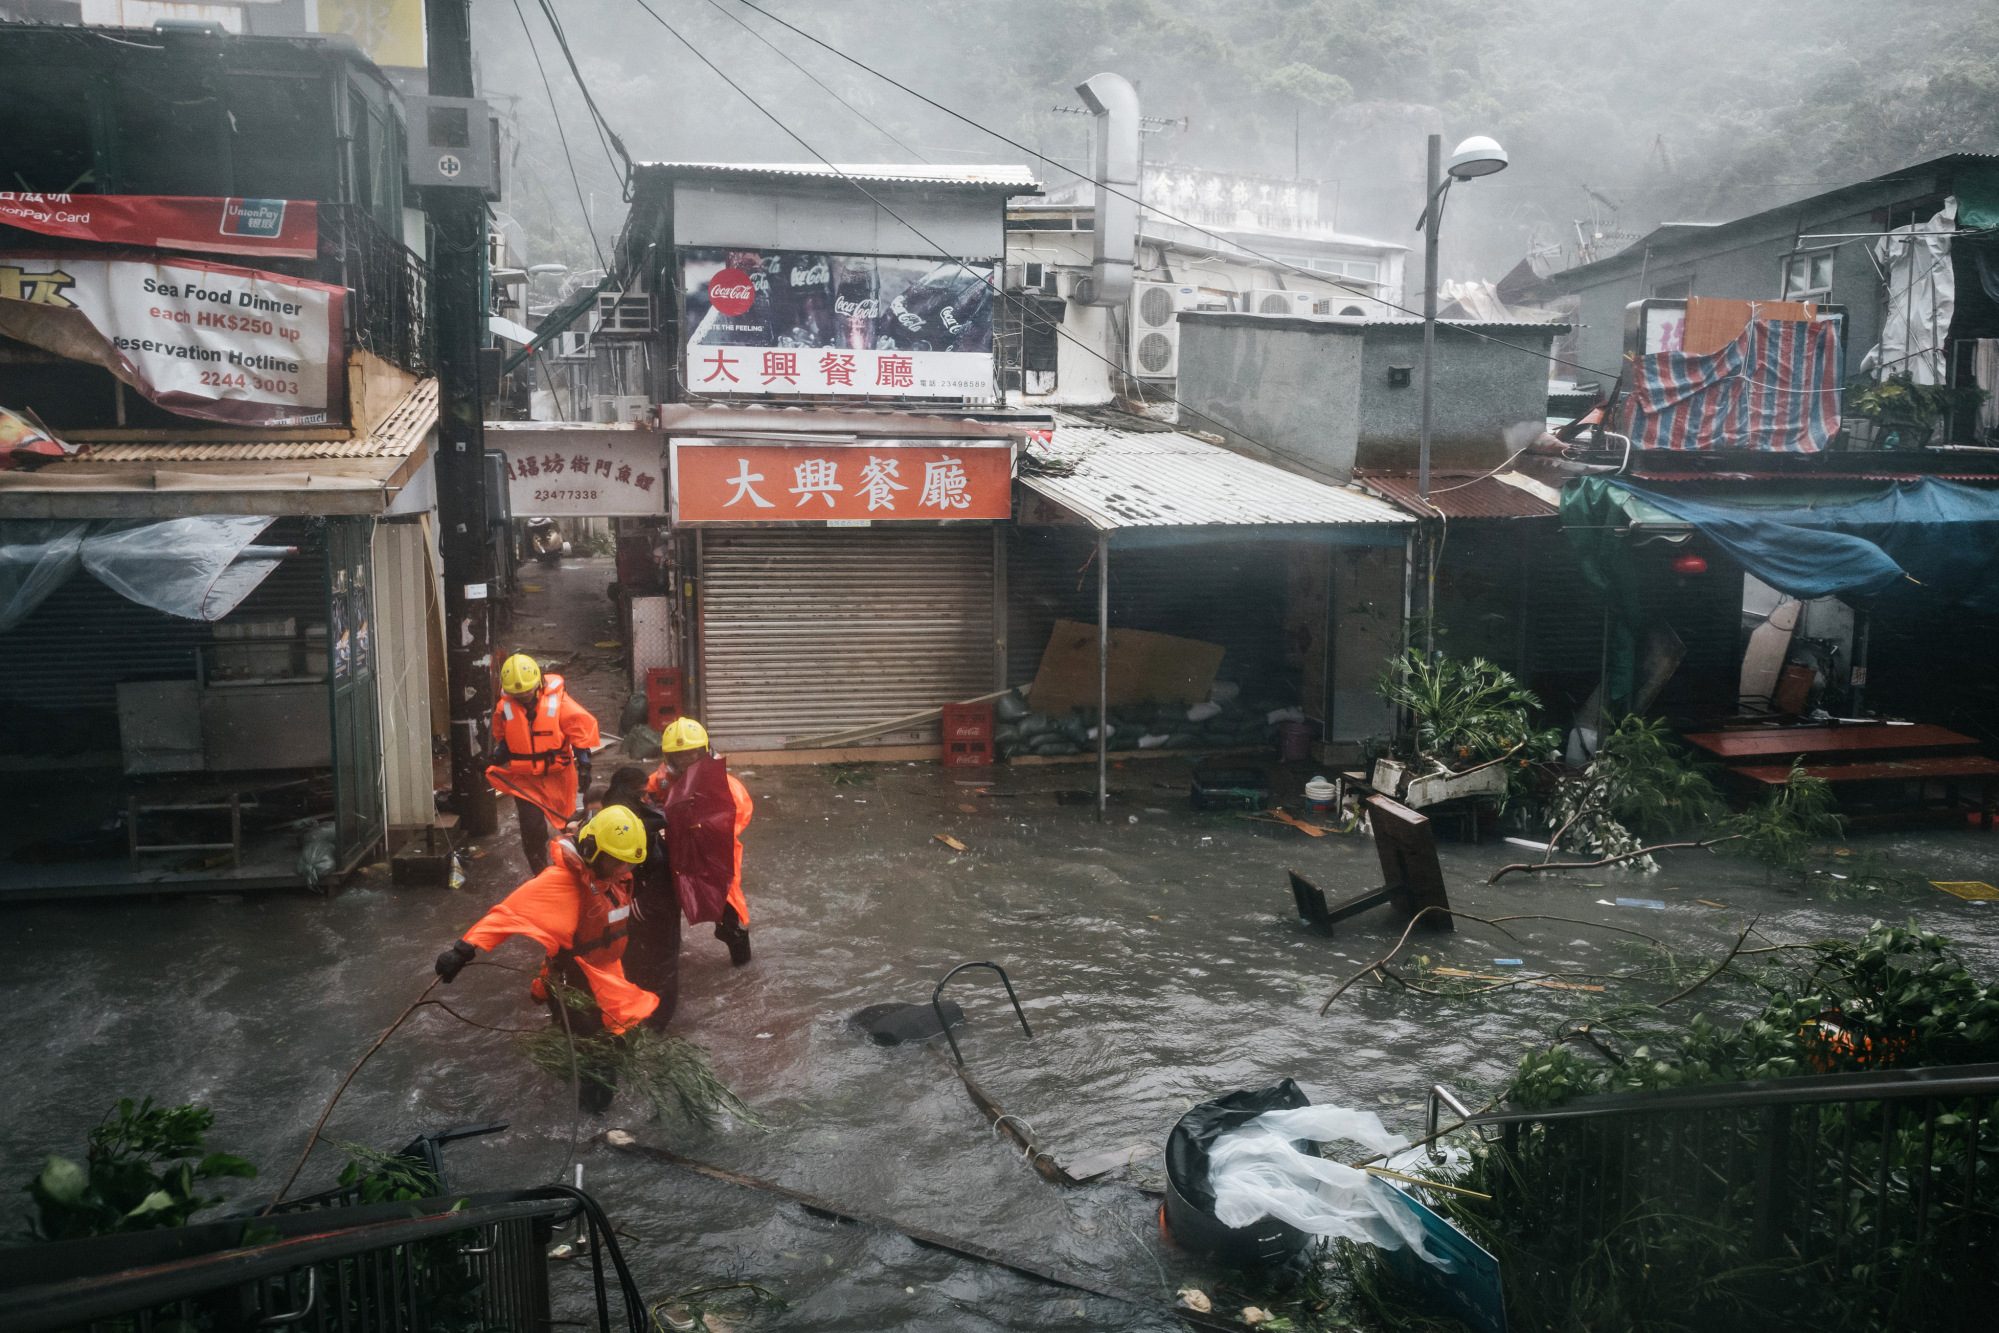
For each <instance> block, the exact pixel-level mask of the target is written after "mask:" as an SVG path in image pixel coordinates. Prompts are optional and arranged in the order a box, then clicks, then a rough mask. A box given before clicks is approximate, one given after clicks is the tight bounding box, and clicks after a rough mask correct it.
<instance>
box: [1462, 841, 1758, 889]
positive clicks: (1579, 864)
mask: <svg viewBox="0 0 1999 1333" xmlns="http://www.w3.org/2000/svg"><path fill="white" fill-rule="evenodd" d="M1741 836H1742V834H1740V833H1731V834H1729V835H1728V836H1726V837H1722V838H1707V839H1704V840H1702V841H1700V842H1662V843H1657V844H1655V845H1654V846H1651V847H1640V848H1638V849H1637V850H1635V851H1629V852H1619V853H1618V854H1617V855H1616V856H1606V857H1604V858H1603V859H1602V860H1601V861H1553V862H1550V861H1542V862H1540V863H1539V864H1536V863H1534V862H1531V861H1516V862H1514V863H1513V864H1512V865H1510V866H1501V867H1500V868H1499V869H1497V870H1495V871H1493V872H1492V875H1491V877H1490V878H1488V879H1487V880H1486V881H1485V882H1486V883H1488V884H1497V883H1499V881H1500V878H1501V877H1502V876H1505V875H1510V874H1512V873H1513V872H1514V871H1516V870H1517V871H1519V872H1520V873H1522V874H1525V875H1531V874H1534V873H1535V872H1537V871H1542V870H1595V869H1597V868H1598V867H1599V866H1609V865H1616V864H1617V863H1618V862H1619V861H1635V860H1637V859H1638V858H1639V857H1641V856H1650V855H1651V854H1652V853H1654V852H1670V851H1673V850H1675V849H1677V848H1682V847H1712V846H1714V845H1715V844H1716V843H1720V842H1734V841H1735V840H1736V839H1737V838H1739V837H1741ZM1549 854H1550V855H1553V851H1552V845H1551V850H1550V853H1549Z"/></svg>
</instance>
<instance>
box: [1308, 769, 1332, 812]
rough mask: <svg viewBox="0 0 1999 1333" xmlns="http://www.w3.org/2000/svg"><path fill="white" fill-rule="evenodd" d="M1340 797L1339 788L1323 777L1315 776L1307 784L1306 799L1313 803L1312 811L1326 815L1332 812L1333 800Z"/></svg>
mask: <svg viewBox="0 0 1999 1333" xmlns="http://www.w3.org/2000/svg"><path fill="white" fill-rule="evenodd" d="M1338 799H1339V789H1338V788H1337V787H1335V786H1334V785H1333V784H1332V783H1330V782H1328V781H1326V779H1325V778H1324V777H1323V776H1321V777H1316V778H1313V779H1312V780H1311V781H1310V782H1308V783H1306V784H1305V800H1306V801H1307V802H1308V803H1309V804H1310V805H1311V807H1312V813H1313V814H1315V815H1324V814H1330V813H1332V809H1333V802H1334V801H1336V800H1338Z"/></svg>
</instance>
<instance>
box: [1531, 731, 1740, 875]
mask: <svg viewBox="0 0 1999 1333" xmlns="http://www.w3.org/2000/svg"><path fill="white" fill-rule="evenodd" d="M1722 808H1723V806H1722V800H1721V793H1720V792H1719V791H1718V790H1716V788H1715V785H1714V783H1713V782H1711V781H1709V780H1708V777H1707V774H1706V773H1704V772H1703V771H1702V770H1701V769H1700V768H1699V767H1698V766H1697V765H1695V764H1694V763H1693V762H1692V760H1691V759H1689V758H1688V755H1687V751H1686V749H1685V747H1684V746H1682V745H1681V744H1680V743H1679V741H1678V740H1676V739H1675V738H1674V737H1673V734H1672V733H1671V731H1669V730H1668V729H1667V727H1666V724H1665V723H1664V722H1663V721H1661V720H1660V719H1657V718H1644V717H1638V716H1636V715H1633V716H1630V717H1626V718H1623V719H1621V720H1620V721H1619V722H1618V723H1617V725H1616V726H1615V727H1613V728H1612V729H1611V730H1610V731H1609V732H1608V733H1607V734H1605V736H1604V737H1603V742H1602V744H1601V745H1600V746H1599V748H1598V749H1597V752H1596V756H1595V758H1593V759H1591V760H1590V764H1589V767H1588V768H1586V769H1584V770H1583V775H1582V777H1580V778H1578V779H1575V780H1573V781H1569V782H1564V783H1561V784H1560V785H1559V786H1557V787H1556V788H1555V791H1554V793H1553V795H1552V796H1550V798H1549V800H1548V803H1547V811H1546V813H1547V822H1548V827H1549V829H1550V830H1552V831H1553V832H1554V834H1555V837H1554V838H1553V840H1552V843H1553V846H1554V847H1555V849H1556V850H1557V851H1570V852H1587V853H1590V854H1592V855H1595V856H1599V857H1602V856H1620V855H1623V854H1624V853H1626V852H1631V851H1636V850H1637V849H1638V848H1639V847H1641V846H1643V845H1645V843H1646V842H1647V841H1648V840H1650V841H1658V840H1660V839H1662V838H1671V837H1675V836H1681V835H1685V834H1689V833H1692V832H1695V831H1699V830H1701V829H1703V828H1704V827H1705V826H1708V825H1711V824H1712V822H1713V821H1714V819H1715V816H1716V815H1717V813H1718V812H1719V811H1721V809H1722ZM1629 864H1630V865H1631V867H1632V868H1634V869H1643V870H1656V869H1658V863H1657V862H1656V861H1654V860H1653V859H1652V858H1651V857H1649V856H1645V857H1639V858H1636V859H1635V860H1633V861H1632V862H1630V863H1629Z"/></svg>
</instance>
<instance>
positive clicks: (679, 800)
mask: <svg viewBox="0 0 1999 1333" xmlns="http://www.w3.org/2000/svg"><path fill="white" fill-rule="evenodd" d="M659 748H660V751H661V754H662V755H663V757H664V758H665V761H666V762H664V763H663V764H661V765H660V766H659V769H658V771H656V772H655V773H654V774H653V775H652V777H651V778H650V779H648V780H647V782H646V795H647V796H648V797H650V798H651V800H652V804H653V806H654V808H656V809H657V810H658V811H659V812H660V813H661V814H663V815H665V816H666V849H667V854H668V857H669V859H670V860H671V862H672V865H673V883H674V887H675V888H676V889H678V890H679V891H680V907H681V910H682V911H683V912H685V913H686V914H687V920H688V921H689V923H699V922H702V921H713V922H714V923H715V938H716V939H718V940H721V941H722V942H723V943H725V944H727V945H728V946H729V961H730V962H731V963H734V964H735V965H736V966H737V967H741V966H742V965H743V964H745V963H747V962H749V961H750V932H749V929H748V927H749V924H750V905H749V901H748V900H747V899H746V898H744V897H743V836H742V835H743V830H744V829H746V828H748V827H749V823H750V811H751V809H752V806H751V802H750V793H749V791H748V790H747V789H746V788H744V786H743V784H742V783H740V782H738V781H736V779H735V778H734V777H733V776H732V775H731V774H730V773H729V766H728V761H727V760H725V759H723V758H722V757H721V756H720V755H718V754H716V753H715V752H714V751H713V750H711V749H709V748H708V731H707V729H706V728H705V727H703V726H702V725H701V724H700V723H699V722H696V721H695V720H694V719H693V718H690V717H683V718H677V719H675V720H674V722H673V723H672V725H670V726H669V727H667V729H666V732H665V734H664V735H662V736H661V737H660V741H659Z"/></svg>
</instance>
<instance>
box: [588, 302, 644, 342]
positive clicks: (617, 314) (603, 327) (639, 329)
mask: <svg viewBox="0 0 1999 1333" xmlns="http://www.w3.org/2000/svg"><path fill="white" fill-rule="evenodd" d="M656 328H657V325H656V324H655V322H654V320H653V303H652V297H651V296H650V295H649V294H648V293H645V292H598V293H597V328H596V331H595V336H596V337H599V338H644V337H647V336H649V335H651V334H652V333H653V332H655V331H656Z"/></svg>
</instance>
